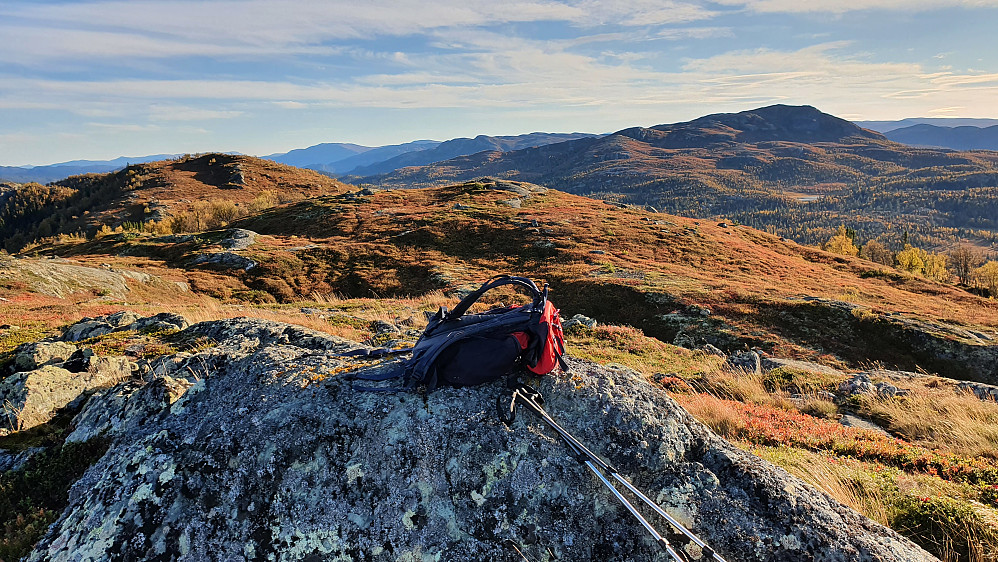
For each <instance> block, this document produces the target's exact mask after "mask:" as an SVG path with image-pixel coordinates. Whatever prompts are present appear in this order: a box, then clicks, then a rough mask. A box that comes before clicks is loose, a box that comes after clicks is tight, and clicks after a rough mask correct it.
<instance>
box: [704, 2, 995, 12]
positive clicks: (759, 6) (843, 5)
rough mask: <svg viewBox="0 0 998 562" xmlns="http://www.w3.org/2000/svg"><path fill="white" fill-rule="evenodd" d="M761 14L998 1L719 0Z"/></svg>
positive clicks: (914, 8)
mask: <svg viewBox="0 0 998 562" xmlns="http://www.w3.org/2000/svg"><path fill="white" fill-rule="evenodd" d="M717 1H718V3H720V4H726V5H729V6H740V7H744V8H746V9H748V10H750V11H753V12H761V13H832V14H844V13H846V12H856V11H865V10H885V11H899V12H918V11H928V10H941V9H945V8H998V0H805V1H801V0H717Z"/></svg>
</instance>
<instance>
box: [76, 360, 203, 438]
mask: <svg viewBox="0 0 998 562" xmlns="http://www.w3.org/2000/svg"><path fill="white" fill-rule="evenodd" d="M192 385H193V383H192V382H190V381H188V380H186V379H175V378H173V377H168V376H162V377H158V378H155V379H153V380H152V381H151V382H149V383H143V382H140V381H135V380H132V381H128V382H123V383H121V384H118V385H115V386H113V387H111V388H108V389H106V390H101V391H98V392H96V393H95V394H94V395H93V396H91V397H90V398H89V399H88V400H87V402H86V404H85V405H84V407H83V409H82V410H81V411H80V413H79V414H77V416H76V417H75V418H74V419H73V432H72V433H70V434H69V436H68V437H66V441H68V442H70V443H72V442H83V441H89V440H90V439H93V438H95V437H101V436H103V437H115V436H118V435H121V434H122V433H124V432H125V431H128V429H130V427H131V426H133V425H138V424H141V423H144V422H145V421H146V420H147V419H149V418H150V417H152V416H155V415H158V414H160V413H161V412H162V411H163V410H164V409H165V408H167V407H168V406H170V405H171V404H173V403H174V402H176V401H177V400H178V399H180V397H181V396H183V395H184V393H185V392H187V389H188V388H190V387H191V386H192Z"/></svg>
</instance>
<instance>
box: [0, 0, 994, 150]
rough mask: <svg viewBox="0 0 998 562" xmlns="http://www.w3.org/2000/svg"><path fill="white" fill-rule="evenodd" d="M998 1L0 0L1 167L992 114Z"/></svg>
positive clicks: (988, 115)
mask: <svg viewBox="0 0 998 562" xmlns="http://www.w3.org/2000/svg"><path fill="white" fill-rule="evenodd" d="M996 28H998V0H719V1H715V2H699V1H696V0H675V1H652V0H636V1H632V2H621V1H616V2H611V1H600V0H582V1H571V0H517V1H511V2H502V1H495V0H490V1H479V0H436V1H434V2H409V1H393V2H381V1H378V0H368V1H359V0H351V1H349V2H341V1H339V0H286V1H281V2H277V1H263V0H199V1H192V0H186V1H183V0H157V1H152V0H150V1H144V0H129V1H99V2H85V1H54V0H31V1H26V0H4V1H3V2H2V3H0V39H2V40H0V165H28V164H47V163H52V162H59V161H65V160H73V159H82V158H88V159H110V158H113V157H116V156H122V155H125V156H139V155H145V154H157V153H178V152H204V151H210V150H223V151H230V150H231V151H239V152H243V153H247V154H257V155H262V154H269V153H274V152H283V151H287V150H290V149H292V148H301V147H305V146H309V145H312V144H317V143H320V142H355V143H358V144H367V145H382V144H395V143H400V142H407V141H411V140H416V139H427V138H429V139H437V140H446V139H448V138H453V137H459V136H474V135H476V134H491V135H504V134H520V133H526V132H532V131H550V132H570V131H584V132H609V131H614V130H618V129H622V128H625V127H629V126H634V125H644V126H651V125H656V124H660V123H672V122H676V121H685V120H688V119H693V118H696V117H699V116H701V115H705V114H708V113H717V112H729V111H741V110H745V109H751V108H754V107H759V106H762V105H768V104H771V103H789V104H810V105H814V106H816V107H818V108H819V109H821V110H823V111H826V112H829V113H832V114H835V115H838V116H841V117H845V118H848V119H856V120H861V119H866V120H873V119H883V120H887V119H900V118H904V117H991V118H994V117H998V109H996V107H998V104H996V103H995V102H996V101H998V38H996V36H995V31H994V30H995V29H996Z"/></svg>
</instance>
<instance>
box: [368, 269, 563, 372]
mask: <svg viewBox="0 0 998 562" xmlns="http://www.w3.org/2000/svg"><path fill="white" fill-rule="evenodd" d="M505 285H515V286H518V287H521V288H523V289H526V290H527V292H529V293H530V296H531V297H532V298H533V301H532V302H531V303H530V304H527V305H523V306H506V307H501V308H494V309H492V310H489V311H487V312H483V313H481V314H468V313H467V312H468V309H469V308H471V306H472V305H473V304H475V303H476V302H477V301H478V299H480V298H481V297H482V295H484V294H485V293H486V292H488V291H490V290H492V289H495V288H498V287H502V286H505ZM405 351H406V352H411V353H412V357H410V358H409V360H408V361H406V363H405V366H404V367H403V370H402V371H401V372H391V373H387V374H383V375H357V376H355V377H354V378H355V379H358V380H367V381H373V380H387V379H390V378H397V377H403V381H404V382H403V386H402V388H385V389H383V388H372V387H361V389H362V390H385V391H397V390H413V389H415V388H417V387H418V386H420V385H425V386H426V389H427V391H430V390H433V389H434V388H436V387H437V386H439V385H442V384H445V385H451V386H474V385H478V384H482V383H486V382H489V381H493V380H496V379H498V378H501V377H503V376H505V375H508V374H510V373H512V372H514V371H515V370H516V369H517V367H519V366H523V367H525V368H526V369H528V370H530V371H531V372H534V373H536V374H539V375H544V374H547V373H550V372H551V371H553V370H554V369H555V368H556V367H559V366H560V367H561V369H562V370H563V371H567V370H568V365H567V364H566V363H565V360H564V359H563V358H562V357H563V356H564V354H565V340H564V336H563V334H562V329H561V319H560V318H559V316H558V310H557V309H556V308H554V306H553V305H552V304H551V302H550V301H548V287H547V285H544V289H543V290H541V289H538V288H537V285H535V284H534V282H533V281H531V280H529V279H526V278H524V277H514V276H510V275H501V276H497V277H493V278H492V279H490V280H488V281H487V282H486V283H485V284H484V285H482V286H481V287H480V288H479V289H478V290H477V291H475V292H473V293H471V294H470V295H468V296H467V297H465V298H464V299H462V300H461V302H460V303H458V305H457V306H455V307H454V309H453V310H451V311H449V312H448V311H447V308H446V307H441V308H440V310H438V311H437V313H436V314H435V315H434V316H433V317H431V318H430V321H429V323H428V324H427V326H426V329H425V330H424V331H423V334H422V335H421V336H420V338H419V340H418V341H417V342H416V345H415V346H413V348H412V349H410V350H405ZM370 355H371V356H378V355H384V353H381V354H379V353H378V350H375V352H371V353H370Z"/></svg>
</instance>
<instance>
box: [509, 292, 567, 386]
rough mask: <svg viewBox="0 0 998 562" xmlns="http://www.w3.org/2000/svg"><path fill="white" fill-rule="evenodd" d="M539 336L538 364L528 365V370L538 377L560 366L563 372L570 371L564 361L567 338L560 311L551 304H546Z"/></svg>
mask: <svg viewBox="0 0 998 562" xmlns="http://www.w3.org/2000/svg"><path fill="white" fill-rule="evenodd" d="M537 335H538V336H539V339H540V342H538V345H539V349H538V353H537V355H536V356H535V357H536V358H537V362H536V363H535V364H533V365H529V364H528V365H527V369H529V370H530V371H531V372H534V373H537V374H538V375H546V374H548V373H550V372H551V371H553V370H555V368H556V367H558V366H559V365H561V367H562V369H563V370H568V369H567V366H566V365H565V363H564V360H563V359H562V356H563V355H565V336H564V334H563V333H562V330H561V318H560V317H559V316H558V309H557V308H555V307H554V305H552V304H551V303H550V302H547V303H545V304H544V311H543V312H542V313H541V318H540V322H539V323H538V330H537ZM518 339H519V338H518Z"/></svg>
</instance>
